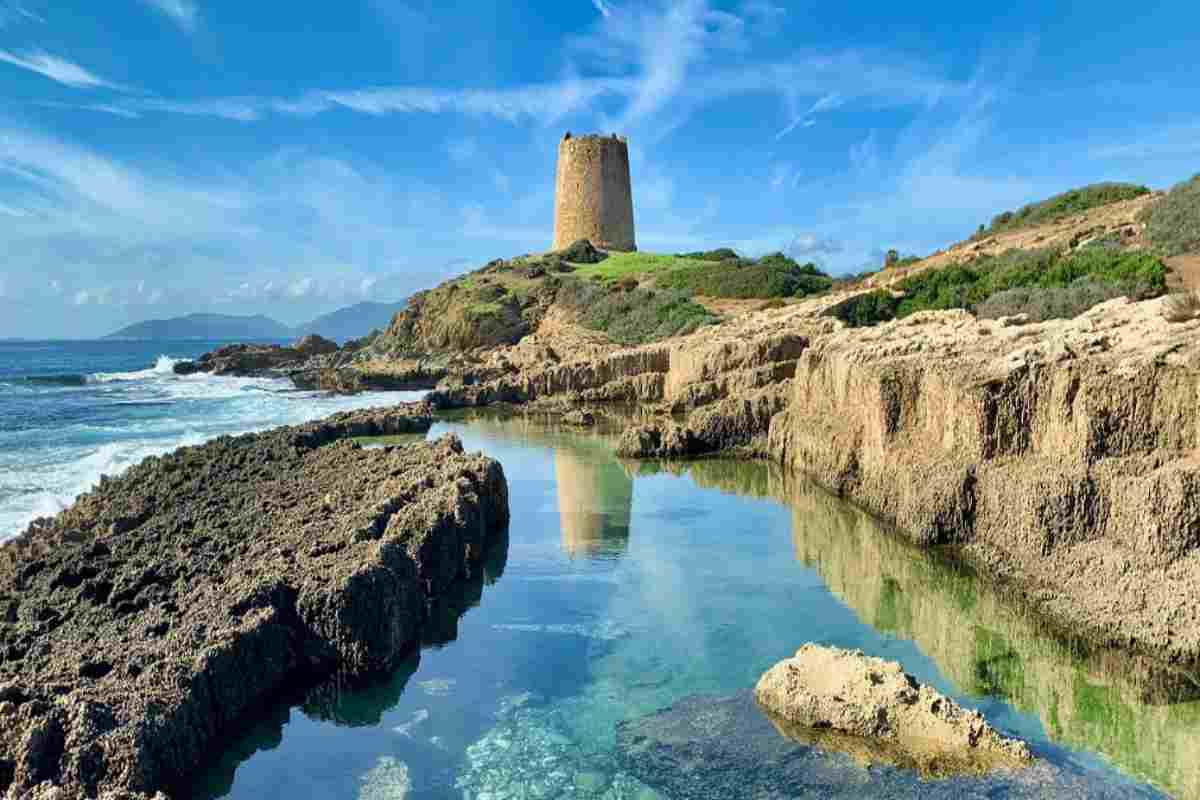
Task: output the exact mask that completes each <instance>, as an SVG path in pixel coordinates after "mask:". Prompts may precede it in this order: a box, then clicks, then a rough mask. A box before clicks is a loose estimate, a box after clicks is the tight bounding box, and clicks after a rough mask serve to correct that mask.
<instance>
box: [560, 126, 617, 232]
mask: <svg viewBox="0 0 1200 800" xmlns="http://www.w3.org/2000/svg"><path fill="white" fill-rule="evenodd" d="M580 239H587V240H588V241H590V242H591V243H592V244H593V245H595V246H596V247H599V248H600V249H602V250H622V251H633V250H637V242H636V239H635V237H634V230H633V188H632V184H631V181H630V178H629V144H628V142H626V140H625V139H624V138H620V137H618V136H617V135H616V134H613V135H612V136H598V135H588V136H571V134H570V132H568V133H567V134H566V135H565V136H564V137H563V138H562V141H560V142H559V143H558V169H557V173H556V175H555V181H554V249H555V250H561V249H562V248H564V247H568V246H569V245H571V244H573V243H575V242H577V241H579V240H580Z"/></svg>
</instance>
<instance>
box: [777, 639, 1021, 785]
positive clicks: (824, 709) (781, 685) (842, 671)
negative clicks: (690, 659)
mask: <svg viewBox="0 0 1200 800" xmlns="http://www.w3.org/2000/svg"><path fill="white" fill-rule="evenodd" d="M754 697H755V699H756V700H757V701H758V703H759V705H760V706H762V707H763V708H764V709H765V710H766V711H768V712H769V713H770V714H772V715H774V716H775V717H777V718H779V719H780V720H781V721H783V722H784V723H785V724H790V725H793V726H798V727H799V728H801V729H804V728H807V729H810V730H817V731H825V732H832V733H837V734H844V735H848V736H851V737H856V738H859V739H866V740H872V741H876V742H881V743H883V744H885V745H886V747H887V748H888V749H889V750H893V751H895V752H896V754H897V759H898V761H899V762H900V763H905V764H907V765H910V766H911V767H912V768H914V769H917V770H918V771H920V772H922V773H928V774H934V775H940V774H956V773H976V774H979V773H983V772H987V771H989V770H992V769H998V768H1017V767H1023V766H1026V765H1028V764H1029V763H1030V762H1031V761H1032V760H1033V757H1032V756H1031V755H1030V753H1029V748H1028V746H1027V745H1026V744H1025V743H1024V742H1022V741H1019V740H1017V739H1012V738H1009V737H1006V736H1003V735H1001V734H1000V733H999V732H997V731H996V730H995V729H994V728H992V727H991V726H990V725H989V724H988V723H987V722H986V721H985V720H984V718H983V715H981V714H980V713H979V712H978V711H974V710H968V709H964V708H963V707H962V706H960V705H958V703H956V702H954V701H953V700H951V699H950V698H948V697H946V696H945V695H943V694H940V693H939V692H937V691H936V690H934V689H932V688H931V687H929V686H923V685H921V683H920V682H919V681H917V679H916V678H914V677H913V676H912V675H909V674H907V673H906V672H904V670H903V669H902V668H901V666H900V665H899V664H897V663H896V662H894V661H884V660H883V659H881V658H874V657H871V656H867V655H864V654H863V653H862V652H861V651H851V650H842V649H840V648H836V647H824V646H821V645H817V644H812V643H809V644H806V645H804V646H803V647H801V648H800V649H799V650H798V651H796V654H795V655H794V656H792V657H791V658H788V659H784V660H783V661H780V662H779V663H778V664H776V665H775V666H773V667H771V669H769V670H767V672H766V673H765V674H763V676H762V678H760V679H759V681H758V685H757V686H755V688H754Z"/></svg>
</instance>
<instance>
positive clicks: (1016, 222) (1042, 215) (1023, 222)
mask: <svg viewBox="0 0 1200 800" xmlns="http://www.w3.org/2000/svg"><path fill="white" fill-rule="evenodd" d="M1149 193H1150V190H1149V189H1147V188H1146V187H1145V186H1139V185H1137V184H1133V183H1093V184H1090V185H1088V186H1083V187H1080V188H1078V189H1072V190H1070V191H1069V192H1063V193H1062V194H1056V195H1055V196H1054V197H1051V198H1049V199H1046V200H1042V201H1041V202H1040V203H1030V204H1029V205H1025V206H1022V207H1021V208H1019V209H1017V210H1016V211H1005V212H1003V213H1001V214H997V215H996V216H995V217H993V218H992V224H991V225H990V226H988V227H987V228H982V227H981V229H980V230H979V231H977V232H976V234H975V235H976V237H982V236H987V235H990V234H993V233H1002V232H1004V231H1009V230H1014V229H1016V228H1027V227H1029V226H1031V225H1042V224H1045V223H1047V222H1053V221H1054V220H1057V219H1062V218H1063V217H1069V216H1071V215H1072V214H1078V213H1080V212H1082V211H1087V210H1088V209H1090V208H1097V207H1099V206H1106V205H1108V204H1109V203H1117V202H1120V201H1122V200H1132V199H1133V198H1135V197H1140V196H1141V195H1144V194H1149Z"/></svg>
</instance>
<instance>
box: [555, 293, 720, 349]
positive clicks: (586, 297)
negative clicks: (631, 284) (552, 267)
mask: <svg viewBox="0 0 1200 800" xmlns="http://www.w3.org/2000/svg"><path fill="white" fill-rule="evenodd" d="M556 302H557V303H558V304H559V305H561V306H563V307H565V308H567V309H569V310H571V311H572V312H574V313H575V314H576V315H577V317H578V318H579V321H580V323H581V324H583V325H584V326H585V327H588V328H591V329H593V330H598V331H603V332H605V333H607V334H608V336H609V337H610V338H611V339H613V341H616V342H620V343H621V344H628V345H634V344H644V343H646V342H653V341H657V340H659V339H666V338H669V337H671V336H682V335H684V334H687V333H691V332H692V331H694V330H696V329H697V328H699V327H701V326H702V325H711V324H713V323H715V322H717V321H718V318H717V317H716V315H714V314H713V313H712V312H710V311H709V310H708V309H706V308H705V307H704V306H702V305H700V304H699V303H696V302H694V301H693V300H692V298H691V295H690V294H688V293H687V292H686V291H680V290H661V289H659V290H656V289H641V288H636V289H630V290H623V289H620V288H616V287H612V288H610V287H607V286H604V285H601V284H598V283H595V282H591V281H588V282H585V281H580V280H574V279H567V280H564V281H563V282H562V286H560V287H559V290H558V295H557V297H556Z"/></svg>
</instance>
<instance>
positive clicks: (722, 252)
mask: <svg viewBox="0 0 1200 800" xmlns="http://www.w3.org/2000/svg"><path fill="white" fill-rule="evenodd" d="M678 257H679V258H691V259H694V260H696V261H738V260H740V259H741V256H739V255H738V254H737V252H736V251H734V250H731V249H729V248H728V247H718V248H717V249H716V250H698V251H696V252H695V253H680V254H679V256H678Z"/></svg>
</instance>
